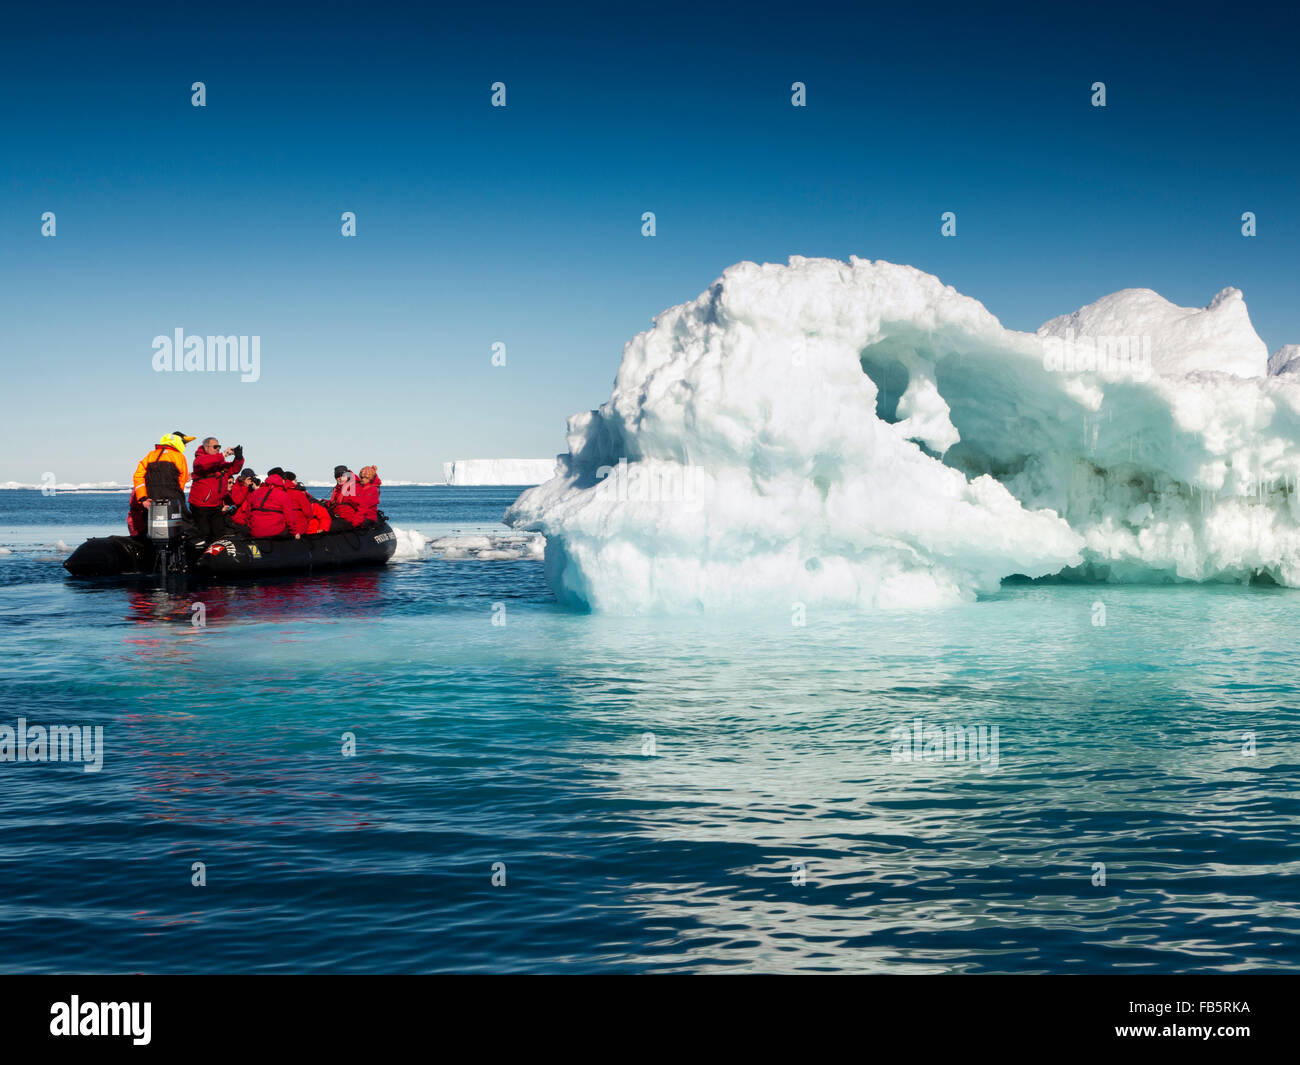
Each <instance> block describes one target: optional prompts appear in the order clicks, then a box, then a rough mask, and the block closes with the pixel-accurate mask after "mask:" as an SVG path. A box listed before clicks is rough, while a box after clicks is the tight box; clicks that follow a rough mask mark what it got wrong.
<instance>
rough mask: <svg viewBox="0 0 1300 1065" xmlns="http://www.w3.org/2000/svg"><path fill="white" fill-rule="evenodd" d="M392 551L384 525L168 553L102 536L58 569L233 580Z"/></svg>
mask: <svg viewBox="0 0 1300 1065" xmlns="http://www.w3.org/2000/svg"><path fill="white" fill-rule="evenodd" d="M396 550H397V535H396V534H395V533H394V532H393V530H392V528H391V526H389V524H388V522H386V521H385V522H380V523H379V524H378V525H372V526H369V527H367V528H363V529H349V530H347V531H345V532H335V533H318V534H317V535H315V536H304V537H302V538H301V539H299V540H294V539H292V538H285V539H279V538H277V539H273V540H252V539H248V538H244V537H238V536H227V537H222V538H221V539H220V540H214V541H213V542H212V543H211V544H210V545H208V546H207V547H205V548H204V549H202V550H198V549H196V548H195V547H194V546H193V545H192V544H191V543H190V542H189V541H188V540H185V539H181V540H179V541H176V542H174V544H173V545H172V546H171V547H170V548H168V550H167V554H164V552H163V550H160V548H159V547H158V546H157V545H156V544H155V543H154V542H153V541H151V540H147V539H136V538H132V537H130V536H104V537H96V538H95V539H93V540H87V541H86V542H85V543H84V544H82V545H81V546H80V547H79V548H77V549H76V550H75V551H74V552H73V553H72V554H71V555H69V556H68V558H67V560H66V561H65V562H64V563H63V568H64V569H66V570H67V571H68V572H69V573H71V574H72V575H73V576H74V577H123V576H132V575H141V576H152V575H154V574H157V573H160V571H161V570H163V569H164V568H165V569H166V570H167V572H169V573H186V572H188V573H197V574H200V575H203V576H208V577H221V578H237V577H246V576H248V577H251V576H260V575H262V574H267V573H313V572H316V571H319V570H329V569H341V568H343V567H345V566H381V565H383V564H384V563H385V562H387V561H388V560H389V559H390V558H392V557H393V552H394V551H396Z"/></svg>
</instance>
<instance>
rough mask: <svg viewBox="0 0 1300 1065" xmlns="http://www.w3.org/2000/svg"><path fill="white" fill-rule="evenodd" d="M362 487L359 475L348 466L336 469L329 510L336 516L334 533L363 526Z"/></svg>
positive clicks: (333, 527)
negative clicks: (358, 480)
mask: <svg viewBox="0 0 1300 1065" xmlns="http://www.w3.org/2000/svg"><path fill="white" fill-rule="evenodd" d="M359 492H360V485H359V484H358V482H357V475H356V474H355V473H353V472H352V471H351V470H350V469H348V468H347V467H346V466H335V467H334V491H333V492H331V493H330V502H329V508H330V513H331V514H332V515H333V516H334V522H333V524H332V525H331V526H330V530H331V531H332V532H338V531H339V530H340V529H355V528H356V527H357V526H358V525H360V524H361V522H362V518H361V507H360V506H359V505H358V499H359Z"/></svg>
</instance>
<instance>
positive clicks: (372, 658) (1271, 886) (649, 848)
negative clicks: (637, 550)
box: [0, 488, 1300, 973]
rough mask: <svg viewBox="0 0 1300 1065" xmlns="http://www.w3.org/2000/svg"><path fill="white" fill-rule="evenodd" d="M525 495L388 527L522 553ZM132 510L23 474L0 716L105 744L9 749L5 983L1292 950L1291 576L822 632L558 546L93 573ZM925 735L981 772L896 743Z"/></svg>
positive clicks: (431, 498)
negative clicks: (455, 555)
mask: <svg viewBox="0 0 1300 1065" xmlns="http://www.w3.org/2000/svg"><path fill="white" fill-rule="evenodd" d="M514 494H515V492H514V491H513V490H509V489H463V488H462V489H444V488H408V489H386V490H385V493H384V496H385V499H384V506H385V509H386V510H387V511H388V513H389V515H390V518H391V520H392V521H393V523H394V524H395V525H397V526H399V527H405V528H414V529H419V530H421V531H423V532H425V533H426V534H427V535H430V536H433V535H442V534H445V533H447V532H449V531H451V530H456V529H459V530H464V531H466V532H477V531H482V530H488V529H492V528H495V529H496V530H497V531H500V532H504V531H505V530H504V528H502V527H500V526H499V525H497V524H496V523H498V522H499V518H500V515H501V512H502V511H503V510H504V509H505V507H506V505H507V504H508V503H509V502H510V501H511V499H512V498H513V496H514ZM124 506H125V497H124V496H120V495H119V496H114V495H107V496H106V495H60V496H56V497H54V498H50V499H47V498H45V497H42V496H41V495H40V494H39V493H38V492H12V491H9V492H0V546H3V547H4V548H8V549H9V553H7V554H0V725H6V724H7V725H10V726H16V724H17V719H18V718H19V717H24V718H25V719H26V720H27V722H28V723H29V725H31V724H42V725H55V724H66V725H99V726H102V727H103V735H104V748H105V751H104V761H103V768H102V770H101V771H100V772H98V773H86V772H84V771H83V769H82V768H81V767H80V766H79V765H73V764H66V763H64V764H50V763H36V764H15V763H0V943H3V952H2V953H0V969H3V970H4V971H9V972H15V971H21V972H43V971H69V970H73V971H91V972H130V971H148V972H226V971H259V972H303V971H364V972H394V971H397V972H405V971H446V970H452V971H538V970H540V971H560V970H566V971H614V970H623V971H647V970H659V971H662V970H668V971H718V970H738V971H781V972H785V971H852V972H900V973H934V972H980V971H982V972H1020V973H1023V972H1098V971H1128V972H1143V971H1150V972H1209V971H1216V972H1228V971H1279V970H1291V971H1294V970H1296V969H1297V968H1300V910H1298V909H1297V905H1296V902H1295V899H1296V890H1295V884H1296V875H1297V873H1300V834H1298V833H1297V816H1298V815H1300V791H1298V790H1297V785H1298V784H1300V711H1298V710H1297V707H1298V706H1300V690H1298V687H1297V670H1296V663H1295V652H1294V649H1293V648H1294V644H1295V633H1296V632H1297V630H1298V628H1300V593H1296V592H1291V591H1286V590H1282V589H1276V588H1222V587H1217V588H1216V587H1166V588H1157V587H1147V588H1132V587H1130V588H1123V587H1102V588H1099V587H1080V586H1066V585H1049V584H1033V585H1028V584H1021V585H1007V586H1006V587H1005V588H1004V589H1003V591H1002V593H1001V594H1000V595H999V596H997V597H994V598H992V599H989V600H986V601H983V602H981V603H978V604H974V605H971V606H968V607H961V608H958V609H952V610H944V611H939V612H920V613H910V612H904V613H889V614H856V613H854V614H849V613H831V614H822V613H819V612H817V611H815V610H814V611H811V612H810V613H809V615H808V618H807V624H806V625H805V626H803V627H797V626H794V625H792V624H791V618H790V615H788V614H783V615H780V616H772V617H765V616H748V617H745V618H732V619H716V618H715V619H708V618H685V619H682V618H678V619H665V618H642V619H622V618H606V617H602V616H593V615H585V614H575V613H570V612H566V611H564V610H562V609H560V608H559V607H557V606H556V604H555V603H554V601H553V599H552V597H551V595H550V593H549V591H548V590H547V588H546V584H545V582H544V580H543V578H542V566H541V564H540V563H539V562H535V561H492V562H486V561H473V560H462V561H447V560H440V559H436V558H433V559H425V560H419V561H410V562H403V563H395V564H392V565H390V566H389V567H387V568H386V569H384V570H381V571H370V572H364V573H353V574H346V575H339V576H335V577H328V578H307V579H278V580H274V581H264V582H262V583H258V584H251V585H235V586H228V587H202V588H197V589H191V590H176V591H174V592H171V593H169V592H165V591H161V590H157V589H151V588H149V587H147V586H142V585H138V584H135V583H130V582H120V583H109V584H90V583H83V582H77V581H73V580H71V579H70V578H67V577H66V576H65V574H64V571H63V570H62V568H61V566H60V565H59V562H60V560H61V558H62V557H65V556H64V555H63V554H62V553H61V551H60V549H59V548H58V546H57V545H58V543H59V541H62V542H63V543H64V544H66V545H69V546H75V545H76V544H77V543H79V542H80V540H81V539H83V538H84V537H85V536H86V535H90V534H91V533H93V532H104V531H107V529H108V527H110V526H117V525H119V524H120V521H121V517H122V511H123V509H124ZM195 602H203V603H204V610H205V612H206V621H207V625H206V627H203V628H197V627H195V626H194V625H192V624H191V623H190V622H191V618H192V616H193V615H192V608H193V604H194V603H195ZM1097 603H1101V604H1102V605H1103V607H1104V609H1105V618H1104V620H1105V624H1104V625H1101V624H1095V623H1094V622H1096V621H1097V620H1099V618H1100V614H1099V611H1098V610H1097V607H1096V605H1095V604H1097ZM494 619H496V620H497V621H498V622H500V621H504V624H493V620H494ZM918 719H920V720H921V721H922V734H923V735H924V729H925V728H926V726H949V725H961V726H963V727H966V726H974V727H976V728H978V727H980V726H983V727H984V728H985V732H984V734H983V735H984V736H985V738H986V745H985V747H984V748H983V749H982V752H983V755H984V760H983V761H963V762H957V761H948V762H936V761H932V760H931V761H927V760H920V761H912V762H904V761H900V760H897V759H896V757H895V755H897V754H898V753H899V749H898V748H897V745H898V744H900V743H901V739H900V736H901V734H900V733H896V732H895V730H896V729H899V728H900V727H901V728H904V729H913V728H914V727H915V725H914V723H915V722H916V721H917V720H918ZM993 726H996V727H997V729H998V733H997V747H996V766H995V765H994V762H993V760H992V758H991V755H992V754H993V748H992V741H991V737H992V732H991V729H992V727H993ZM345 733H350V734H352V735H353V736H354V737H355V744H356V753H355V755H354V756H352V757H346V756H344V754H343V746H344V743H345V738H344V734H345ZM1246 734H1252V735H1253V740H1252V738H1251V737H1250V736H1247V735H1246ZM1252 743H1253V753H1247V752H1249V751H1250V750H1251V745H1252ZM976 753H979V752H978V751H977V752H976ZM199 862H201V863H203V870H204V874H205V877H206V884H204V885H203V886H195V885H194V884H193V882H192V881H193V879H194V878H195V876H196V873H195V871H194V867H195V863H199ZM494 879H495V881H496V882H495V883H494ZM502 880H504V883H502V882H501V881H502Z"/></svg>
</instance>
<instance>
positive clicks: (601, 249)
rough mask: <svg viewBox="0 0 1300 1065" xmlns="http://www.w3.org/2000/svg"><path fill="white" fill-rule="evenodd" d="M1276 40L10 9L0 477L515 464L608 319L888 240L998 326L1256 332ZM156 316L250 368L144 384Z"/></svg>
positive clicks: (185, 7)
mask: <svg viewBox="0 0 1300 1065" xmlns="http://www.w3.org/2000/svg"><path fill="white" fill-rule="evenodd" d="M1297 28H1298V27H1297V16H1296V15H1295V14H1291V13H1281V12H1269V11H1267V10H1266V9H1263V8H1261V9H1260V11H1258V12H1252V11H1251V10H1250V9H1249V8H1248V7H1247V6H1245V5H1234V6H1233V7H1232V8H1231V11H1230V15H1229V13H1226V12H1225V9H1217V10H1216V11H1214V12H1207V13H1204V14H1200V13H1198V12H1197V11H1196V9H1194V8H1190V7H1187V6H1172V5H1171V6H1170V7H1169V9H1168V13H1167V14H1155V13H1151V12H1143V11H1140V10H1137V9H1133V8H1130V7H1128V6H1127V5H1125V6H1118V7H1115V8H1113V9H1107V8H1106V7H1104V6H1098V5H1091V4H1089V5H1086V6H1084V7H1070V8H1061V9H1056V8H1053V7H1049V6H1044V7H1043V8H1041V9H1039V10H1036V11H1030V12H1024V11H1020V10H1018V9H1016V8H1006V7H999V6H997V5H982V4H981V5H975V4H968V5H962V6H961V7H953V8H952V9H945V8H942V7H933V6H931V7H926V8H924V9H913V8H910V7H909V6H908V5H902V4H897V3H895V4H890V5H888V6H884V7H881V8H880V9H879V10H873V8H872V6H871V5H869V4H852V5H843V6H836V5H824V4H818V3H815V2H808V3H805V2H801V3H797V4H787V3H782V4H780V5H771V6H770V7H765V6H764V5H762V4H754V3H745V4H741V3H734V4H714V5H708V4H700V3H694V4H689V5H682V6H680V7H677V6H674V5H673V4H671V3H663V4H636V3H633V4H622V3H619V4H614V3H608V2H605V3H600V4H593V5H589V6H579V5H561V6H552V5H549V4H536V5H519V6H518V9H517V10H516V9H515V7H514V6H513V5H511V4H509V3H502V4H487V5H472V4H464V5H449V6H446V7H444V6H443V5H438V4H429V5H423V4H422V5H419V6H418V7H416V6H412V7H410V8H407V7H406V6H403V5H385V4H383V3H378V2H368V3H328V2H326V3H313V4H310V5H303V6H302V7H301V9H299V11H298V12H295V11H294V10H293V8H292V7H289V8H287V9H285V8H282V9H280V10H274V9H271V8H270V7H269V6H264V5H260V4H259V5H244V4H239V3H236V4H225V3H223V4H210V5H205V4H194V3H174V4H167V5H157V6H154V7H151V6H149V5H144V6H138V7H137V6H135V5H132V7H131V12H130V13H129V14H126V15H123V14H121V13H119V12H118V11H116V10H115V9H114V8H113V6H111V5H107V4H93V5H91V4H87V5H69V4H61V3H57V2H55V3H40V4H30V5H23V4H17V5H10V6H9V7H8V8H7V9H6V16H5V22H4V25H3V26H2V27H0V137H2V140H0V143H3V146H4V147H3V157H2V158H0V179H2V182H3V183H2V186H0V354H2V356H3V360H4V381H5V387H4V393H3V397H4V398H3V400H2V401H0V481H3V480H17V481H38V480H39V479H40V476H41V474H42V472H44V471H45V470H51V471H53V472H55V473H56V476H57V477H58V479H59V480H68V481H79V480H111V479H117V480H123V479H127V478H129V476H130V474H131V471H132V469H133V468H134V466H135V463H136V461H137V460H138V459H139V458H140V456H141V455H142V454H143V453H144V451H145V450H146V449H147V447H148V446H149V445H150V444H151V443H152V442H153V441H154V440H155V439H156V438H157V436H158V435H159V433H161V432H164V431H167V430H170V429H172V428H182V429H184V430H185V431H187V432H189V433H193V434H196V435H205V434H208V433H216V434H218V435H219V436H221V437H222V439H223V441H224V442H226V443H238V442H242V443H244V444H245V445H246V447H247V450H248V456H249V460H250V462H251V463H252V464H253V465H254V466H256V467H257V468H258V469H259V470H264V469H265V468H266V467H267V466H269V465H274V464H280V465H285V466H288V467H294V468H296V470H297V472H299V473H300V474H303V475H305V476H312V477H320V476H327V475H328V473H329V470H330V468H331V467H332V466H333V465H334V464H335V463H338V462H346V463H349V464H351V465H352V466H354V467H356V466H359V465H360V464H362V463H364V462H376V463H378V465H379V466H380V469H381V472H382V473H383V474H384V475H386V476H388V477H389V478H393V479H407V480H432V479H438V478H439V477H440V476H441V465H440V464H441V463H442V461H444V460H446V459H451V458H478V457H516V456H517V457H527V456H547V455H552V454H554V453H555V452H557V451H560V450H563V443H564V438H563V428H564V419H565V417H566V416H567V415H569V414H571V413H573V412H574V411H578V410H583V409H586V408H589V407H593V406H595V405H597V404H599V403H600V402H602V401H603V400H605V399H606V398H608V395H609V388H610V384H611V382H612V379H613V375H614V372H615V370H616V368H617V365H618V360H619V357H620V353H621V350H622V345H623V343H624V342H625V341H626V340H627V339H629V338H630V337H631V336H632V335H634V334H635V333H637V332H639V331H640V330H642V329H644V328H646V327H647V326H648V324H649V321H650V318H651V316H652V315H654V314H655V313H657V312H658V311H660V310H662V309H663V308H665V307H667V306H671V305H672V304H675V303H680V302H682V301H684V300H687V299H691V298H693V297H695V296H696V295H697V294H698V293H699V292H700V291H702V290H703V289H704V288H705V287H706V286H707V285H708V283H709V282H710V281H711V280H713V278H715V277H716V276H717V275H718V274H719V273H720V272H721V271H722V270H723V269H724V268H725V267H727V266H728V265H730V264H731V263H734V262H737V261H740V260H743V259H755V260H760V261H762V260H768V261H784V260H785V259H786V258H787V257H788V256H790V255H791V254H799V255H826V256H834V257H838V258H847V257H848V256H849V255H853V254H856V255H860V256H864V257H867V258H872V259H877V258H883V259H889V260H892V261H895V262H903V263H910V264H913V265H915V266H918V267H920V268H922V269H924V270H927V271H930V272H932V273H935V274H937V275H938V276H939V277H941V278H942V279H943V280H944V281H945V282H947V283H950V284H952V285H954V286H956V287H957V288H958V289H959V290H960V291H962V292H964V293H967V294H969V295H971V296H974V297H976V298H978V299H980V300H982V301H983V302H984V303H985V304H986V305H987V306H988V308H989V309H990V310H991V311H992V312H993V313H994V314H996V315H997V316H998V317H999V318H1000V319H1001V320H1002V321H1003V322H1004V324H1006V325H1008V326H1010V327H1013V328H1018V329H1033V328H1035V327H1036V326H1037V325H1039V324H1040V323H1041V322H1042V321H1044V320H1045V319H1047V318H1049V317H1052V316H1054V315H1056V314H1060V313H1063V312H1066V311H1070V310H1073V309H1074V308H1076V307H1078V306H1080V305H1082V304H1084V303H1088V302H1091V301H1092V300H1094V299H1096V298H1097V297H1098V296H1101V295H1103V294H1105V293H1107V292H1111V291H1114V290H1116V289H1119V288H1125V287H1130V286H1144V287H1150V288H1154V289H1156V290H1157V291H1159V292H1160V293H1162V294H1163V295H1165V296H1166V297H1168V298H1170V299H1172V300H1174V301H1175V302H1177V303H1181V304H1185V305H1195V306H1203V305H1204V304H1206V303H1208V302H1209V300H1210V299H1211V297H1213V295H1214V294H1215V293H1216V292H1217V291H1218V290H1219V289H1221V288H1223V287H1224V286H1226V285H1236V286H1238V287H1239V288H1241V289H1242V290H1243V291H1244V292H1245V294H1246V300H1247V304H1248V306H1249V307H1250V311H1251V315H1252V318H1253V320H1254V322H1255V325H1256V328H1257V330H1258V331H1259V333H1260V334H1261V336H1263V338H1264V340H1265V341H1266V343H1267V344H1268V346H1269V348H1270V350H1273V349H1275V348H1277V347H1278V346H1279V345H1280V344H1283V343H1287V342H1300V309H1298V308H1300V300H1298V299H1297V284H1296V282H1297V274H1298V272H1300V266H1298V265H1297V255H1296V250H1297V248H1300V239H1298V238H1300V194H1298V193H1297V187H1298V186H1297V181H1298V180H1300V178H1298V175H1300V165H1298V159H1297V155H1298V153H1300V149H1298V148H1297V137H1296V128H1295V123H1296V116H1297V114H1300V106H1298V105H1300V101H1298V100H1297V77H1296V73H1295V63H1294V48H1295V40H1296V31H1297ZM1098 80H1100V81H1104V82H1105V83H1106V86H1107V97H1108V100H1107V103H1108V106H1107V107H1106V108H1105V109H1098V108H1093V107H1092V106H1090V103H1089V99H1090V96H1091V91H1090V86H1091V85H1092V83H1093V82H1094V81H1098ZM195 81H203V82H205V84H206V86H207V106H206V107H205V108H195V107H192V106H191V105H190V86H191V84H192V83H193V82H195ZM495 81H503V82H505V83H506V86H507V94H508V95H507V101H508V106H507V107H506V108H504V109H499V108H493V107H491V106H490V86H491V84H492V83H493V82H495ZM794 81H803V82H805V83H806V84H807V87H808V88H807V92H808V106H807V108H805V109H796V108H793V107H791V106H790V86H791V83H792V82H794ZM948 210H951V211H955V212H957V215H958V235H957V237H956V238H953V239H945V238H942V237H941V236H940V235H939V216H940V214H941V213H942V212H943V211H948ZM1246 210H1251V211H1254V212H1256V214H1257V216H1258V219H1259V221H1258V225H1259V235H1258V236H1257V237H1255V238H1253V239H1246V238H1243V237H1242V236H1241V235H1240V225H1241V223H1240V216H1241V214H1242V212H1243V211H1246ZM44 211H54V212H55V213H56V215H57V225H58V233H57V236H56V237H54V238H52V239H51V238H43V237H42V236H41V235H40V218H41V214H42V212H44ZM344 211H355V212H356V215H357V224H358V235H357V236H356V237H355V238H344V237H342V236H341V235H340V232H339V227H340V224H341V223H340V218H339V216H340V215H341V213H342V212H344ZM643 211H654V212H655V213H656V215H657V219H658V235H657V236H655V237H654V238H644V237H642V236H641V233H640V229H641V213H642V212H643ZM177 327H183V328H184V329H186V330H187V331H188V332H190V333H197V334H208V333H221V334H229V333H234V334H250V335H251V334H258V335H260V336H261V337H262V377H261V380H260V381H259V382H258V383H256V384H241V383H239V382H238V380H237V379H236V378H235V377H233V376H230V377H226V378H216V377H214V376H213V375H207V374H169V375H164V374H158V373H155V372H154V371H153V369H152V366H151V358H152V348H151V343H152V340H153V337H154V336H155V335H158V334H162V333H170V332H171V331H172V330H174V329H175V328H177ZM494 341H502V342H504V343H505V344H506V345H507V363H508V364H507V366H506V367H504V368H494V367H493V366H492V365H491V363H490V358H491V345H492V343H493V342H494Z"/></svg>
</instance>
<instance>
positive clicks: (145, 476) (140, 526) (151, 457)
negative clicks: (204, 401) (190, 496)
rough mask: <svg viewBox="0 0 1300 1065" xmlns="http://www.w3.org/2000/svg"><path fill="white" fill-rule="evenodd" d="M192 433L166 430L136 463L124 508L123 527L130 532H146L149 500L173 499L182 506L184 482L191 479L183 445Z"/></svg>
mask: <svg viewBox="0 0 1300 1065" xmlns="http://www.w3.org/2000/svg"><path fill="white" fill-rule="evenodd" d="M193 439H194V437H192V436H186V435H185V434H184V433H181V432H175V433H166V434H164V435H163V436H162V437H160V438H159V440H158V443H157V445H156V446H155V447H154V449H153V450H152V451H150V452H149V454H147V455H146V456H145V457H144V458H142V459H141V460H140V461H139V463H138V464H137V465H136V467H135V476H134V477H133V478H132V479H131V488H132V490H131V501H130V504H129V505H128V507H127V512H126V529H127V532H128V533H130V534H131V535H132V536H145V535H147V534H148V532H149V515H148V512H147V511H146V510H145V504H146V503H148V502H149V501H150V500H151V499H152V500H158V501H162V500H171V499H174V500H176V501H178V502H179V503H180V504H181V509H182V511H184V508H185V486H186V485H187V484H188V483H189V480H190V468H189V463H187V462H186V461H185V445H186V444H188V443H189V442H190V441H191V440H193Z"/></svg>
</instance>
